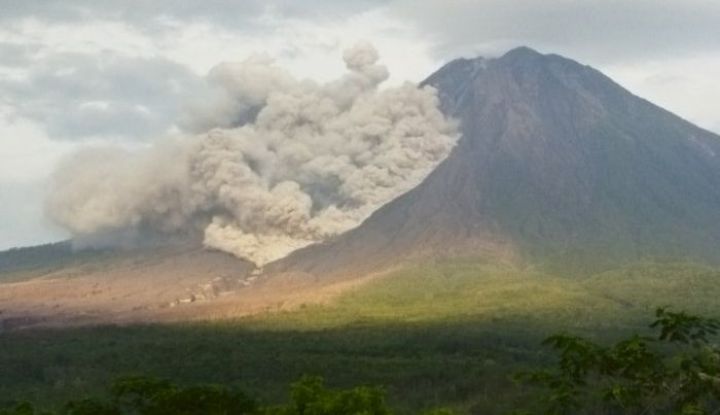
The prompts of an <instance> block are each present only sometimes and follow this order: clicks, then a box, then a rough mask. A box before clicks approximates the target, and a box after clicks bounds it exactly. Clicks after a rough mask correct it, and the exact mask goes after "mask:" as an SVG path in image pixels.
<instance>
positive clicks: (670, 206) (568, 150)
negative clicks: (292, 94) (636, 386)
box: [271, 47, 720, 273]
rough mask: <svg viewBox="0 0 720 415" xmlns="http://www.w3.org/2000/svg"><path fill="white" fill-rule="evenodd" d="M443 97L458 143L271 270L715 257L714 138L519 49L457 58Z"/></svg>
mask: <svg viewBox="0 0 720 415" xmlns="http://www.w3.org/2000/svg"><path fill="white" fill-rule="evenodd" d="M423 84H424V85H431V86H433V87H435V88H437V90H438V92H439V96H440V99H441V105H442V109H443V111H444V112H445V113H446V114H447V115H450V116H453V117H455V118H457V119H458V120H459V121H460V125H461V131H462V134H463V136H462V138H461V139H460V141H459V143H458V145H457V146H456V147H455V149H454V150H453V152H452V153H451V154H450V156H449V157H448V158H447V159H446V160H445V161H444V162H443V163H442V164H440V165H439V166H438V167H437V168H436V170H435V171H433V172H432V173H431V174H430V175H429V176H428V177H427V178H426V179H425V180H424V181H423V182H422V183H421V184H420V185H419V186H417V187H416V188H415V189H413V190H412V191H410V192H408V193H406V194H404V195H403V196H401V197H399V198H397V199H395V200H394V201H392V202H390V203H388V204H387V205H385V206H384V207H382V208H381V209H379V210H378V211H377V212H375V213H374V214H373V215H372V216H371V217H370V218H368V219H367V220H366V221H365V222H364V223H363V224H362V225H361V226H359V227H358V228H356V229H354V230H352V231H350V232H347V233H345V234H343V235H341V236H339V237H338V238H336V239H334V240H332V241H329V242H327V243H323V244H320V245H316V246H312V247H309V248H306V249H302V250H300V251H297V252H296V253H294V254H292V255H291V256H290V257H288V258H286V259H284V260H282V261H280V262H278V263H276V264H274V265H273V266H272V267H271V268H275V269H279V270H296V271H305V272H311V273H333V272H342V271H343V270H345V269H351V270H363V271H366V270H369V269H372V268H376V267H379V266H381V265H389V264H391V263H393V262H395V261H397V260H398V259H402V258H415V257H431V258H434V257H448V256H454V257H458V256H489V257H494V258H502V259H506V260H511V261H517V262H520V263H531V264H546V265H562V266H563V267H565V266H567V265H570V266H572V267H573V269H577V265H578V264H582V266H583V267H592V268H594V269H597V268H598V267H604V266H608V265H610V264H616V263H621V262H627V261H632V260H637V259H643V258H649V257H652V258H656V257H663V258H665V257H671V258H692V259H696V260H704V261H709V262H717V261H719V260H720V245H719V242H720V158H719V157H718V154H720V136H717V135H715V134H713V133H710V132H708V131H705V130H703V129H701V128H699V127H696V126H695V125H693V124H691V123H689V122H687V121H685V120H683V119H681V118H680V117H677V116H675V115H673V114H671V113H670V112H668V111H666V110H663V109H662V108H659V107H657V106H655V105H653V104H651V103H650V102H648V101H646V100H644V99H641V98H639V97H637V96H635V95H633V94H632V93H630V92H628V91H627V90H625V89H624V88H622V87H621V86H619V85H618V84H616V83H615V82H613V81H612V80H611V79H610V78H608V77H606V76H605V75H603V74H602V73H600V72H599V71H597V70H595V69H593V68H591V67H589V66H585V65H581V64H579V63H577V62H575V61H572V60H570V59H566V58H563V57H561V56H557V55H544V54H540V53H538V52H536V51H534V50H532V49H529V48H526V47H521V48H517V49H514V50H512V51H510V52H508V53H506V54H505V55H503V56H502V57H499V58H495V59H484V58H476V59H458V60H455V61H452V62H450V63H448V64H447V65H445V66H444V67H442V68H441V69H440V70H438V71H437V72H435V73H434V74H432V75H431V76H430V77H429V78H428V79H427V80H425V81H424V82H423Z"/></svg>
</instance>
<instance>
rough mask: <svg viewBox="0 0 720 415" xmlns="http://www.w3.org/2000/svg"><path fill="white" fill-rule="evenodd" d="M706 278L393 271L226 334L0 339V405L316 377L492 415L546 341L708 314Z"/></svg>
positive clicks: (707, 274)
mask: <svg viewBox="0 0 720 415" xmlns="http://www.w3.org/2000/svg"><path fill="white" fill-rule="evenodd" d="M718 278H720V272H718V271H714V270H711V269H708V268H704V267H700V266H694V265H690V264H660V265H654V264H638V265H633V266H629V267H625V268H623V269H620V270H616V271H612V272H606V273H603V274H600V275H595V276H592V277H587V278H583V279H567V278H556V277H551V276H547V275H543V274H538V273H533V272H529V271H521V270H516V269H512V268H508V267H500V266H495V265H492V264H483V263H478V262H475V261H472V260H467V261H452V262H441V263H434V264H425V265H423V266H418V267H415V268H409V269H405V270H401V271H397V272H395V273H393V274H391V275H388V276H387V277H385V278H382V279H378V280H375V281H373V282H371V283H369V284H368V285H365V286H363V287H361V288H359V289H357V290H355V291H352V292H348V293H346V294H345V295H343V296H342V297H340V298H339V299H338V300H337V301H336V302H334V303H332V304H329V305H323V306H318V305H309V306H306V307H303V308H302V309H301V310H298V311H295V312H283V313H277V314H270V315H263V316H258V317H254V318H250V319H244V320H240V321H234V322H227V321H226V322H218V323H212V324H193V325H187V324H185V325H170V326H138V327H125V328H113V327H106V328H85V329H72V330H66V331H54V332H53V331H48V332H42V331H33V332H19V333H12V334H5V335H0V401H2V400H5V401H8V400H11V398H10V397H12V398H29V399H32V400H36V401H44V402H48V403H53V402H57V401H60V400H64V399H67V398H72V397H77V396H78V395H80V394H86V393H91V394H92V393H96V392H97V391H99V390H101V389H102V388H103V387H104V386H105V385H106V384H107V382H108V380H109V379H111V378H112V377H114V376H117V375H121V374H130V373H149V374H153V375H157V376H163V377H169V378H174V379H178V380H180V381H185V382H227V383H238V384H240V385H242V386H243V387H245V388H246V389H249V390H250V391H252V392H254V393H256V394H258V395H259V396H261V397H263V398H264V399H266V400H277V399H281V397H282V396H284V393H285V388H286V386H287V384H288V383H289V382H290V381H292V380H293V379H295V378H297V377H298V376H300V375H301V374H303V373H314V374H322V375H324V376H326V377H327V378H328V380H329V381H330V383H331V384H335V385H353V384H358V383H374V384H384V385H387V387H388V392H389V394H390V396H391V400H392V401H393V403H395V404H396V405H397V406H398V407H401V408H418V407H426V406H436V405H439V404H453V405H456V406H458V407H460V408H473V412H476V411H480V412H482V411H486V410H487V412H486V413H496V412H497V411H500V409H501V408H502V406H503V405H505V403H503V402H512V401H513V399H514V396H515V395H516V394H517V393H518V391H516V390H515V389H514V388H513V387H512V386H511V385H510V383H509V382H508V381H507V375H508V373H509V372H512V371H515V370H517V369H518V368H519V367H523V366H525V365H535V364H537V363H539V362H542V361H545V360H546V359H547V358H548V356H547V355H545V354H544V352H543V351H542V350H541V349H540V348H539V347H538V343H539V341H540V340H541V339H542V338H543V337H544V336H545V335H547V334H548V333H552V332H555V331H559V330H569V331H573V332H579V333H582V334H587V335H592V336H596V337H607V336H614V335H619V334H622V333H623V332H624V331H626V330H633V329H636V328H637V327H640V326H642V325H643V324H645V323H646V322H647V321H648V320H649V319H650V318H651V311H652V309H653V308H654V307H655V306H657V305H666V304H667V305H674V306H677V307H679V308H684V309H688V310H690V311H694V312H702V313H705V314H711V315H712V314H714V315H718V314H720V304H718V303H717V301H716V299H717V298H718V296H719V295H720V284H719V283H718V281H719V279H718ZM499 396H504V397H505V398H506V399H499V398H498V397H499Z"/></svg>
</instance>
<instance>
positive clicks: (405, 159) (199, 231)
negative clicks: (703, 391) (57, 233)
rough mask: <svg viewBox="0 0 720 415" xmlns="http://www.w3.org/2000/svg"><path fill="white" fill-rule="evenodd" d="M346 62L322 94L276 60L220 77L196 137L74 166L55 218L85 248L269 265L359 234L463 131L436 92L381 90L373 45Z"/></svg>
mask: <svg viewBox="0 0 720 415" xmlns="http://www.w3.org/2000/svg"><path fill="white" fill-rule="evenodd" d="M343 59H344V61H345V64H346V67H347V73H346V74H345V75H344V76H342V77H341V78H339V79H337V80H334V81H331V82H328V83H322V84H321V83H316V82H313V81H309V80H298V79H295V78H294V77H292V76H291V75H290V74H289V73H287V72H286V71H284V70H282V69H280V68H278V67H276V66H274V65H273V63H272V61H271V60H270V59H268V58H266V57H254V58H251V59H248V60H247V61H245V62H241V63H224V64H221V65H219V66H217V67H215V68H214V69H213V70H212V71H211V72H210V74H209V75H208V77H207V84H208V85H207V88H205V89H204V91H203V92H202V93H200V94H198V96H197V97H195V99H194V100H193V102H192V103H190V104H189V105H187V109H186V111H185V115H184V116H183V117H182V119H181V120H179V121H178V125H179V126H181V127H182V128H183V130H184V131H185V133H183V134H178V135H176V136H173V137H169V138H165V139H162V140H158V141H157V142H156V143H155V144H154V145H153V146H152V147H150V148H144V149H141V150H135V151H128V150H123V149H120V148H113V147H105V148H94V149H86V150H84V151H82V152H80V153H77V154H75V155H73V156H72V157H71V158H69V159H67V160H66V161H65V162H64V163H63V164H62V165H61V166H60V168H59V169H58V171H57V172H56V174H55V176H54V183H55V185H54V188H53V191H52V193H51V194H50V195H49V197H48V200H47V212H48V214H49V216H50V217H51V218H52V219H53V220H54V221H55V222H57V223H58V224H60V225H62V226H63V227H64V228H66V229H68V230H69V231H70V232H72V233H73V235H74V236H75V239H76V241H79V242H80V243H82V241H89V242H87V243H90V244H92V243H93V241H99V240H102V241H104V243H107V241H108V240H110V241H112V239H113V237H114V235H122V237H120V238H118V239H120V240H121V241H118V243H122V244H126V243H127V241H128V239H133V238H135V239H142V238H144V236H143V235H147V234H148V233H150V234H153V235H168V236H171V235H186V236H190V237H199V238H201V239H202V240H203V242H204V244H205V245H206V246H208V247H212V248H216V249H220V250H223V251H227V252H230V253H233V254H235V255H237V256H239V257H242V258H246V259H248V260H250V261H252V262H254V263H256V264H257V265H258V266H262V265H263V264H265V263H267V262H269V261H272V260H275V259H278V258H281V257H283V256H285V255H287V254H288V253H289V252H291V251H293V250H295V249H297V248H300V247H302V246H305V245H308V244H310V243H314V242H318V241H322V240H325V239H327V238H329V237H332V236H333V235H336V234H338V233H340V232H343V231H345V230H348V229H350V228H352V227H355V226H357V225H358V224H359V223H360V222H361V221H362V220H363V219H365V218H366V217H367V216H368V215H369V214H370V213H372V212H373V211H374V210H375V209H377V208H378V207H380V206H381V205H382V204H384V203H386V202H388V201H389V200H391V199H393V198H394V197H396V196H398V195H399V194H401V193H403V192H405V191H407V190H409V189H411V188H412V187H414V186H415V185H416V184H418V183H419V182H420V181H421V180H422V179H423V178H424V177H425V176H426V175H427V174H428V173H429V172H430V171H431V170H432V169H433V168H434V167H435V166H436V165H437V164H438V163H439V162H440V161H442V160H443V159H444V158H445V157H446V156H447V155H448V153H449V152H450V150H451V149H452V147H453V146H454V144H455V142H456V140H457V130H456V126H455V123H454V122H453V121H451V120H448V119H446V118H445V117H444V116H443V114H442V113H441V112H440V110H439V109H438V99H437V97H436V92H435V91H434V90H433V89H432V88H430V87H425V88H418V87H417V86H416V85H414V84H410V83H406V84H404V85H401V86H398V87H393V88H386V89H380V88H379V86H380V84H381V83H382V82H383V81H385V80H386V79H387V77H388V72H387V69H386V68H385V67H384V66H382V65H379V64H378V54H377V52H376V51H375V49H374V48H373V47H372V46H371V45H369V44H358V45H356V46H354V47H352V48H350V49H348V50H346V51H345V53H344V54H343Z"/></svg>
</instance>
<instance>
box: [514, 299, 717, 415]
mask: <svg viewBox="0 0 720 415" xmlns="http://www.w3.org/2000/svg"><path fill="white" fill-rule="evenodd" d="M650 327H652V328H654V329H657V330H659V333H658V336H657V337H644V336H639V335H635V336H632V337H630V338H628V339H626V340H623V341H620V342H618V343H616V344H614V345H612V346H609V347H605V346H601V345H598V344H596V343H593V342H591V341H589V340H586V339H584V338H581V337H577V336H571V335H567V334H558V335H554V336H551V337H549V338H548V339H547V340H545V344H546V345H549V346H550V347H552V348H553V349H554V350H555V351H556V352H557V353H558V354H559V362H558V365H557V367H556V368H553V369H550V370H536V371H532V372H527V373H521V374H519V375H518V376H517V378H518V380H520V381H521V382H527V383H530V384H534V385H537V386H539V387H540V388H541V390H542V393H541V397H540V398H539V401H538V402H536V403H535V404H534V408H536V413H539V414H545V415H563V414H582V413H592V414H596V413H597V414H638V415H640V414H643V415H652V414H678V415H710V414H716V413H720V412H719V411H720V349H719V348H718V347H717V345H714V344H712V343H711V342H710V337H711V336H713V335H716V334H717V331H718V329H720V322H718V321H717V320H714V319H707V318H702V317H698V316H693V315H689V314H686V313H684V312H671V311H668V310H666V309H664V308H660V309H658V310H657V312H656V320H655V322H654V323H652V324H651V326H650ZM518 413H531V412H518Z"/></svg>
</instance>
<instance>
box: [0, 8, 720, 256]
mask: <svg viewBox="0 0 720 415" xmlns="http://www.w3.org/2000/svg"><path fill="white" fill-rule="evenodd" d="M718 22H720V2H718V1H717V0H475V1H469V0H455V1H453V0H396V1H381V0H354V1H346V2H345V1H337V0H306V1H298V0H243V1H231V0H203V1H200V0H195V1H191V0H172V1H171V0H154V1H143V0H125V1H121V0H64V1H52V0H45V1H41V0H0V249H4V248H8V247H12V246H19V245H29V244H36V243H41V242H47V241H52V240H57V239H61V238H63V237H64V235H63V233H62V231H61V230H59V229H56V228H54V227H53V226H52V224H50V223H48V222H47V221H46V220H45V219H44V218H43V195H44V193H45V189H46V187H47V186H48V184H47V183H48V178H49V176H50V175H51V173H52V171H53V169H54V166H55V164H56V163H57V162H58V160H60V159H62V157H63V156H65V155H67V154H69V153H72V152H73V151H75V150H76V149H78V148H79V147H81V146H86V145H102V144H103V143H113V144H117V143H120V144H122V145H127V146H143V145H146V144H147V143H149V142H151V141H152V140H153V139H155V138H158V137H162V136H163V135H166V134H168V133H172V132H173V131H174V130H175V129H176V127H175V125H174V124H175V123H176V122H178V120H180V119H182V115H183V113H184V112H186V111H187V110H188V103H192V105H193V107H197V106H198V105H200V106H201V105H202V94H201V91H202V85H203V77H204V76H205V75H206V74H207V72H208V71H209V70H210V69H211V68H212V67H213V66H215V65H216V64H218V63H220V62H225V61H240V60H244V59H246V58H248V57H250V56H253V55H256V54H265V55H268V56H270V57H272V58H274V59H275V60H276V61H277V62H278V64H279V65H282V66H284V67H286V68H289V69H290V70H291V71H292V72H294V73H295V74H297V75H298V76H302V77H308V78H314V79H317V80H327V79H330V78H333V77H335V76H336V75H337V74H339V73H340V72H341V71H342V70H343V64H342V60H340V59H338V56H339V55H340V53H341V51H342V50H343V49H344V48H346V47H348V46H350V45H352V44H354V43H355V42H357V41H359V40H367V41H370V42H372V43H373V44H374V45H375V46H376V48H377V49H378V50H379V52H380V55H381V59H382V62H383V63H384V64H386V65H387V66H388V67H389V69H390V73H391V74H392V76H391V78H390V80H389V83H390V84H393V83H399V82H401V81H404V80H412V81H420V80H422V79H423V78H424V77H425V76H427V75H428V74H429V73H430V72H432V71H433V70H435V69H436V68H438V67H439V66H440V65H442V63H444V62H447V61H448V60H450V59H453V58H456V57H460V56H465V57H472V56H477V55H483V56H497V55H499V54H501V53H502V52H504V51H506V50H508V49H510V48H512V47H515V46H519V45H527V46H531V47H533V48H535V49H538V50H539V51H541V52H554V53H559V54H562V55H565V56H567V57H571V58H573V59H576V60H579V61H581V62H583V63H587V64H590V65H592V66H594V67H596V68H598V69H600V70H602V71H603V72H605V73H606V74H608V75H610V76H611V77H613V78H614V79H615V80H616V81H618V82H620V83H621V84H622V85H624V86H625V87H627V88H628V89H630V90H631V91H632V92H634V93H636V94H638V95H641V96H643V97H645V98H648V99H650V100H651V101H654V102H655V103H657V104H659V105H661V106H664V107H666V108H668V109H670V110H672V111H674V112H676V113H677V114H679V115H681V116H683V117H684V118H687V119H688V120H690V121H692V122H695V123H697V124H699V125H700V126H702V127H705V128H707V129H710V130H713V131H715V132H720V106H718V105H717V102H719V101H720V81H718V74H720V24H718Z"/></svg>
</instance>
